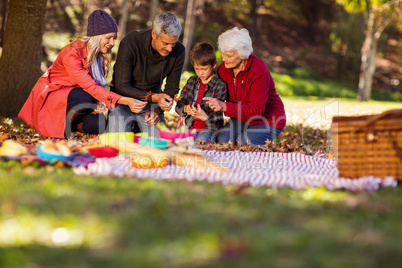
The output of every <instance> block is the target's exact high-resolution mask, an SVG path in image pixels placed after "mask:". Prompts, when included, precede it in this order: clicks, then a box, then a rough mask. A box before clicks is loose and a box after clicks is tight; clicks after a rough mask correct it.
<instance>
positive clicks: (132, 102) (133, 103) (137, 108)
mask: <svg viewBox="0 0 402 268" xmlns="http://www.w3.org/2000/svg"><path fill="white" fill-rule="evenodd" d="M117 103H118V104H124V105H127V106H128V107H129V108H130V110H131V111H132V112H133V113H139V112H141V111H142V109H144V107H145V106H146V105H147V102H145V101H140V100H137V99H133V98H129V97H121V98H120V99H119V100H118V101H117Z"/></svg>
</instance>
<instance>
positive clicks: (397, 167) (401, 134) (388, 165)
mask: <svg viewBox="0 0 402 268" xmlns="http://www.w3.org/2000/svg"><path fill="white" fill-rule="evenodd" d="M330 133H331V135H332V146H333V149H334V155H335V159H336V162H337V165H338V169H339V176H340V177H346V178H359V177H363V176H370V175H371V176H376V177H380V178H385V177H387V176H393V177H394V178H395V179H399V180H402V109H399V110H389V111H385V112H383V113H381V114H377V115H367V116H352V117H347V116H335V117H334V118H333V119H332V124H331V127H330Z"/></svg>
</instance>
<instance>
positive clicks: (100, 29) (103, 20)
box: [87, 9, 117, 36]
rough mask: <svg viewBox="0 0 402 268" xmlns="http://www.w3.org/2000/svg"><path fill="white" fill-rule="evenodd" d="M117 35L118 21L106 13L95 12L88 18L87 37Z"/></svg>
mask: <svg viewBox="0 0 402 268" xmlns="http://www.w3.org/2000/svg"><path fill="white" fill-rule="evenodd" d="M107 33H117V23H116V21H115V20H114V19H113V18H112V17H111V16H110V15H109V14H108V13H106V12H105V11H103V10H99V9H98V10H95V11H94V12H92V13H91V15H89V17H88V26H87V36H95V35H101V34H107Z"/></svg>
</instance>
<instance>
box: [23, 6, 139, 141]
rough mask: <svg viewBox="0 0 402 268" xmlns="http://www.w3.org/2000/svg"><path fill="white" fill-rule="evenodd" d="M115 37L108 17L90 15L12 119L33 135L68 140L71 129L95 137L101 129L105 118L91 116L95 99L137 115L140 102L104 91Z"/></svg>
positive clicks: (99, 11) (112, 22) (98, 13)
mask: <svg viewBox="0 0 402 268" xmlns="http://www.w3.org/2000/svg"><path fill="white" fill-rule="evenodd" d="M116 35H117V24H116V22H115V20H114V19H113V18H112V17H111V16H110V15H109V14H108V13H106V12H104V11H102V10H95V11H94V12H92V13H91V14H90V15H89V17H88V27H87V34H86V35H85V36H82V37H80V38H77V39H75V40H73V41H72V42H71V43H70V44H69V45H67V46H65V47H64V48H63V49H62V50H61V52H60V53H59V55H58V57H57V58H56V60H55V62H54V63H53V64H52V66H50V68H49V69H48V70H47V72H46V73H45V74H43V75H42V77H41V78H39V80H38V82H37V83H36V85H35V87H34V88H33V89H32V92H31V94H30V95H29V97H28V99H27V101H26V102H25V104H24V106H23V107H22V109H21V111H20V113H19V115H18V116H19V117H20V118H21V119H23V120H24V121H25V122H26V123H27V124H28V125H30V126H31V127H33V128H34V129H36V130H37V131H38V133H39V135H42V136H47V137H54V138H69V137H70V136H71V131H77V130H78V131H81V132H84V133H89V134H99V133H102V132H103V131H104V130H105V129H106V122H107V121H106V118H105V116H104V115H103V114H102V113H94V110H95V109H96V107H97V104H96V103H97V102H98V101H99V102H102V103H104V104H105V105H106V107H107V108H109V107H115V106H116V105H118V104H125V105H128V106H129V107H130V109H131V110H132V111H133V112H134V113H138V112H140V111H141V110H142V108H144V107H145V105H146V102H142V101H139V100H136V99H134V98H129V97H122V96H121V95H119V94H116V93H114V92H110V91H109V90H107V89H105V85H106V81H105V76H106V75H107V73H108V71H109V69H110V65H111V49H112V48H113V46H114V40H115V38H116Z"/></svg>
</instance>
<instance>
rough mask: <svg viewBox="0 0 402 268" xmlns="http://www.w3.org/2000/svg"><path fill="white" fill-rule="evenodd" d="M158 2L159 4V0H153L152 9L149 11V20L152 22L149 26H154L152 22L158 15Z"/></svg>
mask: <svg viewBox="0 0 402 268" xmlns="http://www.w3.org/2000/svg"><path fill="white" fill-rule="evenodd" d="M158 4H159V1H158V0H152V3H151V10H150V13H149V22H150V25H149V26H152V22H153V21H154V19H155V17H156V12H157V11H158Z"/></svg>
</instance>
